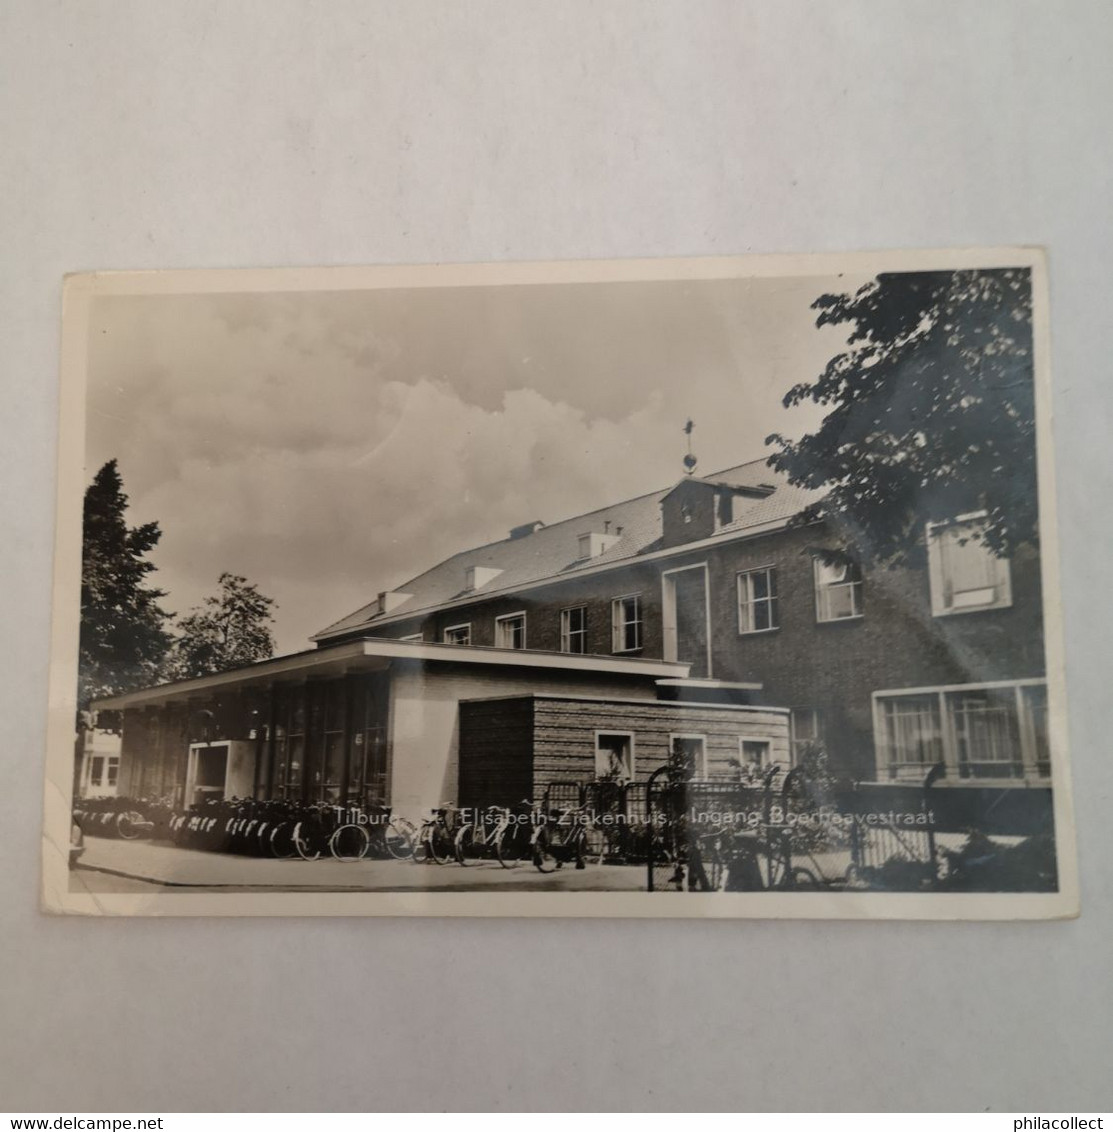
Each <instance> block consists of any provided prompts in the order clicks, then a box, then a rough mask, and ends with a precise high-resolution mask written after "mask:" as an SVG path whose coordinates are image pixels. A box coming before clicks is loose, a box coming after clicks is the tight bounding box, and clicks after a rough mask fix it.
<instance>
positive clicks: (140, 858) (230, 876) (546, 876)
mask: <svg viewBox="0 0 1113 1132" xmlns="http://www.w3.org/2000/svg"><path fill="white" fill-rule="evenodd" d="M84 871H92V872H97V873H101V874H105V875H106V876H109V877H111V876H117V877H126V878H129V879H131V880H138V881H144V882H146V883H149V884H157V885H161V886H165V887H168V888H171V889H177V888H182V889H190V888H204V889H220V888H234V889H240V890H244V889H249V890H260V891H267V890H279V891H285V892H462V891H467V890H484V889H498V890H499V891H509V892H540V891H555V892H638V891H642V890H644V888H645V869H644V868H642V867H639V866H636V865H588V867H587V868H586V869H581V870H577V869H576V868H575V866H574V865H565V866H564V868H562V869H560V870H558V871H557V872H555V873H539V872H538V871H537V870H536V869H535V868H534V867H533V866H532V865H530V864H529V863H528V862H527V863H523V864H521V865H519V866H518V867H517V868H514V869H504V868H503V867H502V866H501V865H500V864H499V863H498V862H497V861H483V862H481V863H479V864H476V865H469V866H468V867H467V868H464V867H462V866H460V865H457V864H455V863H452V864H447V865H437V864H433V863H429V864H424V863H422V864H416V863H415V862H413V861H391V860H388V861H379V860H363V861H353V862H349V863H345V862H342V861H336V860H333V859H331V858H329V859H323V860H320V861H302V860H293V861H275V860H270V859H268V858H262V857H239V856H234V855H232V854H229V853H204V852H201V851H200V850H196V849H179V848H178V847H177V846H175V845H168V844H166V843H165V842H157V843H152V842H149V841H115V840H112V839H109V838H100V837H89V838H86V840H85V852H84V854H83V855H82V856H81V859H80V861H79V862H78V864H77V872H78V874H80V873H81V872H84ZM74 883H75V884H80V879H79V877H75V878H74Z"/></svg>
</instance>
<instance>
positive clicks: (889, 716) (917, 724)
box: [875, 680, 1051, 780]
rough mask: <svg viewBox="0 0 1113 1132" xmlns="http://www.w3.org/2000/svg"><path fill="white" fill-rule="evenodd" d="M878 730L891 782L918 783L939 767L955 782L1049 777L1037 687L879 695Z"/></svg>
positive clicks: (1040, 687)
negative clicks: (905, 779)
mask: <svg viewBox="0 0 1113 1132" xmlns="http://www.w3.org/2000/svg"><path fill="white" fill-rule="evenodd" d="M875 726H876V728H877V740H878V748H879V752H880V757H881V760H882V766H881V767H880V768H879V769H880V770H881V772H882V773H885V772H886V770H887V772H888V776H889V777H890V778H896V779H899V778H913V779H919V778H921V777H922V776H923V775H924V774H926V773H927V771H928V770H930V769H931V767H932V766H934V765H935V764H936V763H940V762H941V763H943V765H944V767H945V768H946V773H947V774H948V775H949V776H955V777H958V778H960V779H961V778H975V779H987V778H988V779H1007V778H1031V779H1033V780H1038V779H1041V778H1047V777H1048V776H1049V775H1050V773H1051V759H1050V751H1049V748H1048V742H1047V688H1046V685H1045V684H1044V682H1043V681H1042V680H1025V681H1006V682H1001V683H999V684H986V685H977V684H966V685H961V686H953V687H944V688H924V689H916V690H914V691H909V692H901V691H894V692H884V693H878V694H877V695H876V696H875ZM886 764H887V766H886Z"/></svg>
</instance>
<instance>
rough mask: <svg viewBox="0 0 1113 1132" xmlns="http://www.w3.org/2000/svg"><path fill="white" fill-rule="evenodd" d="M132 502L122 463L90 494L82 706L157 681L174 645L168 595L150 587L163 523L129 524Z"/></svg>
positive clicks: (102, 475)
mask: <svg viewBox="0 0 1113 1132" xmlns="http://www.w3.org/2000/svg"><path fill="white" fill-rule="evenodd" d="M127 506H128V497H127V496H126V495H125V494H124V490H123V482H122V480H121V478H120V472H119V469H118V468H117V465H116V461H115V460H109V461H108V463H107V464H105V465H104V467H102V468H101V469H100V471H99V472H97V474H96V476H95V477H94V478H93V482H92V483H91V484H90V485H89V487H88V488H86V491H85V506H84V518H83V526H82V548H81V549H82V554H81V629H80V638H79V667H78V709H79V710H84V709H86V708H87V707H88V705H89V702H90V701H91V700H94V699H98V698H100V697H103V696H110V695H115V694H117V693H120V692H126V691H130V690H131V689H134V688H142V687H146V686H147V685H150V684H155V683H157V682H158V680H159V679H160V677H161V675H162V671H163V662H164V661H165V659H166V655H167V651H168V649H169V647H170V640H171V638H170V634H169V633H168V632H167V622H168V620H169V619H170V616H171V615H170V614H168V613H166V612H165V611H164V610H163V609H162V608H161V607H160V606H159V601H160V599H161V598H163V597H165V596H166V595H165V593H164V592H163V591H162V590H157V589H150V588H147V587H146V586H144V585H143V581H144V579H145V578H146V577H147V575H148V574H149V573H151V571H152V570H154V569H155V566H154V563H153V562H149V561H148V560H147V558H146V555H147V554H148V553H149V552H150V551H151V550H152V549H153V548H154V547H155V546H156V545H157V543H158V540H159V538H161V536H162V532H161V531H160V530H159V526H158V523H144V524H143V525H142V526H138V527H129V526H128V525H127V522H126V518H125V515H126V511H127Z"/></svg>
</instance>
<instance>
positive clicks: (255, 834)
mask: <svg viewBox="0 0 1113 1132" xmlns="http://www.w3.org/2000/svg"><path fill="white" fill-rule="evenodd" d="M74 820H75V822H76V823H77V825H78V826H79V827H80V829H81V830H82V832H83V833H84V834H85V835H86V836H92V837H114V838H120V839H123V840H129V841H131V840H136V839H138V838H147V839H152V840H168V841H171V842H172V843H173V844H175V845H177V846H179V847H181V848H187V849H197V850H204V851H207V852H214V853H234V854H239V855H242V856H255V857H269V858H274V859H279V860H282V859H291V858H297V857H300V858H302V859H303V860H307V861H313V860H320V859H324V858H332V859H335V860H338V861H358V860H362V859H363V858H365V857H379V858H393V859H395V860H412V861H416V862H429V863H433V864H438V865H444V864H448V863H449V862H453V863H456V864H458V865H461V866H469V865H474V864H477V863H479V862H481V861H484V860H490V861H497V862H498V863H499V864H500V865H501V866H502V867H503V868H507V869H513V868H517V867H519V866H520V865H523V864H526V863H531V864H533V865H534V866H535V867H536V868H537V869H538V870H539V871H541V872H552V871H555V870H556V869H559V868H561V867H563V866H564V865H565V864H573V865H575V867H576V868H580V869H582V868H584V867H586V864H587V861H588V859H589V857H592V856H600V857H601V850H600V846H601V845H603V844H604V843H603V841H602V840H601V839H600V838H599V836H598V827H597V815H595V814H594V813H593V812H591V811H590V810H588V809H586V808H584V807H582V806H564V807H560V806H554V807H550V806H548V805H547V804H546V803H544V802H543V803H534V802H531V801H529V800H523V802H522V803H521V805H520V806H518V807H515V808H510V807H499V806H489V807H486V808H485V809H483V810H481V811H468V810H461V809H459V808H458V807H456V806H455V805H453V804H451V803H446V804H444V805H442V806H439V807H436V808H434V809H433V810H431V811H430V813H429V816H428V817H427V818H426V819H425V820H424V821H422V822H421V824H420V825H415V824H414V823H412V822H409V821H407V820H406V819H404V818H401V817H395V816H393V815H392V814H391V811H390V809H389V807H385V806H382V807H367V808H360V807H353V806H336V805H329V804H326V803H300V802H287V801H257V800H253V799H235V798H234V799H231V800H228V801H208V802H204V803H202V804H200V805H198V806H195V807H193V808H192V809H191V810H189V811H176V810H174V809H172V808H171V807H169V806H168V805H166V804H165V803H162V802H151V801H149V800H141V799H133V798H106V799H94V800H90V801H88V802H83V803H82V804H81V806H80V807H78V808H77V809H75V810H74Z"/></svg>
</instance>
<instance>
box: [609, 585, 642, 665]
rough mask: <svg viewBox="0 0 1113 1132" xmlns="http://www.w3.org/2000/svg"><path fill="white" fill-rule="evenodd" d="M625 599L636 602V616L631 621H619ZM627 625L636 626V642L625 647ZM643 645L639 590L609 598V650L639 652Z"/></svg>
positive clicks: (614, 651)
mask: <svg viewBox="0 0 1113 1132" xmlns="http://www.w3.org/2000/svg"><path fill="white" fill-rule="evenodd" d="M626 601H636V602H637V607H636V611H637V617H636V618H635V619H634V620H632V621H627V620H622V621H619V615H620V612H621V610H622V608H623V605H622V603H623V602H626ZM627 625H636V626H637V644H636V645H633V646H631V647H629V648H627V647H626V634H625V628H626V626H627ZM644 647H645V611H644V609H643V607H642V595H641V591H640V590H639V591H638V592H637V593H630V594H620V595H619V596H618V597H615V598H611V652H613V653H630V652H640V651H641V649H643V648H644Z"/></svg>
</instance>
